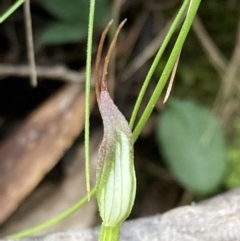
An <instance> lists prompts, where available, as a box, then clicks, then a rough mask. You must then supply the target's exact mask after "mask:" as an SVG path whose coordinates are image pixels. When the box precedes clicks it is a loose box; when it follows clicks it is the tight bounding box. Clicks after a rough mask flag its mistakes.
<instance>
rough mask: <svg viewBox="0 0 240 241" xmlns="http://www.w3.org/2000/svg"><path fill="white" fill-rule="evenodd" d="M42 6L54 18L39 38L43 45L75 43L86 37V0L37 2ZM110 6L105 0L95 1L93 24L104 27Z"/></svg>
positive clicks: (87, 2) (45, 0)
mask: <svg viewBox="0 0 240 241" xmlns="http://www.w3.org/2000/svg"><path fill="white" fill-rule="evenodd" d="M39 1H40V3H41V4H42V6H43V7H44V8H45V9H46V10H47V11H48V12H49V13H50V14H51V15H52V16H53V17H55V18H56V21H55V22H54V23H52V24H50V25H48V26H47V27H46V28H45V29H44V30H43V32H42V34H41V36H40V41H41V42H42V43H44V44H65V43H73V42H77V41H79V40H81V39H83V38H85V37H86V36H87V24H88V12H89V1H86V0H70V1H69V0H39ZM109 13H110V6H109V4H108V1H107V0H98V1H96V13H95V24H96V26H97V27H102V26H104V25H106V23H107V22H108V21H107V19H109Z"/></svg>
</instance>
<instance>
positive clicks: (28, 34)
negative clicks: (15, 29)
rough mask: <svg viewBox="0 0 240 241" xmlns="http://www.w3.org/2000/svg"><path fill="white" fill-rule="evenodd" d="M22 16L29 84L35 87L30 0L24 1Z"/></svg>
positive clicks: (35, 76) (35, 75) (35, 74)
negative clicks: (29, 73) (28, 66)
mask: <svg viewBox="0 0 240 241" xmlns="http://www.w3.org/2000/svg"><path fill="white" fill-rule="evenodd" d="M24 17H25V28H26V40H27V51H28V61H29V65H30V68H31V84H32V86H33V87H36V86H37V73H36V64H35V57H34V46H33V33H32V18H31V11H30V0H26V1H25V3H24Z"/></svg>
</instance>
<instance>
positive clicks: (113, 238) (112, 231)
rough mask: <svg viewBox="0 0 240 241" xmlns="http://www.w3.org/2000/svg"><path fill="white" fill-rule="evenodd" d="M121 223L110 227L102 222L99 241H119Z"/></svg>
mask: <svg viewBox="0 0 240 241" xmlns="http://www.w3.org/2000/svg"><path fill="white" fill-rule="evenodd" d="M119 234H120V225H118V226H116V227H109V226H105V225H104V224H102V226H101V231H100V236H99V241H119Z"/></svg>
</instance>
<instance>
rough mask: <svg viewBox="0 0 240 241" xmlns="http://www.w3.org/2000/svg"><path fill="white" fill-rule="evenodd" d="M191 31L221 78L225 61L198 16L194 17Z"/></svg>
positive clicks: (225, 64) (224, 68)
mask: <svg viewBox="0 0 240 241" xmlns="http://www.w3.org/2000/svg"><path fill="white" fill-rule="evenodd" d="M193 29H194V31H195V33H196V35H197V37H198V38H199V40H200V43H201V45H202V46H203V48H204V50H205V52H206V54H207V55H208V58H209V60H210V62H211V63H212V65H213V66H214V67H215V69H216V70H217V72H218V74H219V75H220V76H221V77H223V76H224V74H225V71H226V69H227V64H228V63H227V60H226V59H225V58H224V56H223V54H222V53H221V52H220V50H219V49H218V48H217V46H216V45H215V44H214V42H213V40H212V39H211V37H210V36H209V34H208V33H207V31H206V30H205V28H204V26H203V24H202V21H201V19H200V18H199V16H196V17H195V20H194V22H193Z"/></svg>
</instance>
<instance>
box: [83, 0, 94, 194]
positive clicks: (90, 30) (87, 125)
mask: <svg viewBox="0 0 240 241" xmlns="http://www.w3.org/2000/svg"><path fill="white" fill-rule="evenodd" d="M94 10H95V0H90V9H89V24H88V38H87V40H88V41H87V63H86V85H85V132H84V140H85V144H84V147H85V175H86V188H87V193H88V197H89V198H90V195H89V194H90V150H89V145H90V130H89V129H90V123H89V118H90V87H91V68H92V66H91V62H92V39H93V24H94Z"/></svg>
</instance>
